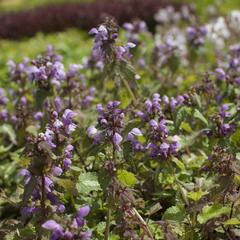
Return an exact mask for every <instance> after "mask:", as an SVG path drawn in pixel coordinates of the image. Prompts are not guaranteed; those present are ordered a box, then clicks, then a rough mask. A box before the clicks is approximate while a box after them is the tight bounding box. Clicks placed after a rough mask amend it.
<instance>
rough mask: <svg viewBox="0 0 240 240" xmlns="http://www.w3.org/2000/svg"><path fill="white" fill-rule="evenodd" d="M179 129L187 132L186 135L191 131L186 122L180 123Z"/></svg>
mask: <svg viewBox="0 0 240 240" xmlns="http://www.w3.org/2000/svg"><path fill="white" fill-rule="evenodd" d="M180 128H181V129H183V130H184V131H186V132H188V133H191V132H192V131H193V130H192V128H191V126H190V125H189V123H187V122H182V123H181V125H180Z"/></svg>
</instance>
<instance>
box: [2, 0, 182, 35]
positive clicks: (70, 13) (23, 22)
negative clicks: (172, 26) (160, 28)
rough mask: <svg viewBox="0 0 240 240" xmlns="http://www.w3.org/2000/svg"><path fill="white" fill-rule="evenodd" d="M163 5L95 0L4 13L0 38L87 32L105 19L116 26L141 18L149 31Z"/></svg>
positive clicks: (161, 1) (162, 0) (158, 0)
mask: <svg viewBox="0 0 240 240" xmlns="http://www.w3.org/2000/svg"><path fill="white" fill-rule="evenodd" d="M166 5H169V1H167V0H112V1H110V0H97V1H96V2H92V3H75V4H70V3H68V4H67V3H66V4H61V5H49V6H44V7H39V8H36V9H31V10H25V11H21V12H17V13H4V14H1V15H0V38H5V39H20V38H23V37H30V36H33V35H35V34H36V33H37V32H44V33H49V32H56V31H63V30H64V29H67V28H71V27H76V28H80V29H85V30H89V29H90V28H91V27H93V26H96V25H97V24H99V23H100V22H101V21H102V19H103V18H104V17H105V16H106V15H111V16H114V18H115V19H116V20H117V21H118V23H119V24H122V23H124V22H126V21H130V20H131V19H134V18H141V19H142V20H145V21H146V22H147V24H148V26H149V28H150V29H153V27H154V25H155V22H154V19H153V15H154V13H156V12H157V10H158V9H159V8H160V7H165V6H166ZM176 7H178V6H176Z"/></svg>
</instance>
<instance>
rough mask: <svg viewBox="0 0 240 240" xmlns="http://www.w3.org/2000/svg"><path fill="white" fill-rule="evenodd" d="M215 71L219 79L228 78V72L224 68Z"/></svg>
mask: <svg viewBox="0 0 240 240" xmlns="http://www.w3.org/2000/svg"><path fill="white" fill-rule="evenodd" d="M215 73H216V77H217V79H218V80H224V79H226V73H225V71H224V70H223V69H222V68H216V70H215Z"/></svg>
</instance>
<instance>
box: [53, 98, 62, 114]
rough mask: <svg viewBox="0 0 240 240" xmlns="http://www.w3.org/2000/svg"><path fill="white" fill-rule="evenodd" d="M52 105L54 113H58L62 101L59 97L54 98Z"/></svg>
mask: <svg viewBox="0 0 240 240" xmlns="http://www.w3.org/2000/svg"><path fill="white" fill-rule="evenodd" d="M54 105H55V108H56V111H57V112H60V111H61V109H62V100H61V98H60V97H56V98H55V99H54Z"/></svg>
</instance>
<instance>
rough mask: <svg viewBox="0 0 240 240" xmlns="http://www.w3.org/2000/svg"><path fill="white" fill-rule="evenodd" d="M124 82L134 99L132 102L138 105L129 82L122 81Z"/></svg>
mask: <svg viewBox="0 0 240 240" xmlns="http://www.w3.org/2000/svg"><path fill="white" fill-rule="evenodd" d="M122 80H123V83H124V85H125V87H126V88H127V90H128V92H129V93H130V95H131V97H132V100H133V103H134V105H137V98H136V97H135V95H134V93H133V91H132V89H131V87H130V86H129V84H128V82H127V81H126V79H124V78H123V79H122Z"/></svg>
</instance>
